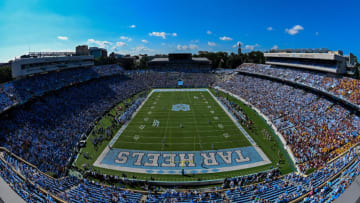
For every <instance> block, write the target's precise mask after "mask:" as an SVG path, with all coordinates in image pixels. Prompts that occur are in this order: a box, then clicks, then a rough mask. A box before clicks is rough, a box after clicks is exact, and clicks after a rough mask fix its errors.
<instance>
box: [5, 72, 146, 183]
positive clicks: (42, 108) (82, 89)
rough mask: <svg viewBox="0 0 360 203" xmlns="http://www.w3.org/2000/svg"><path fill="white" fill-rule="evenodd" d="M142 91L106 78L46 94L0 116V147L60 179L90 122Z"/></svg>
mask: <svg viewBox="0 0 360 203" xmlns="http://www.w3.org/2000/svg"><path fill="white" fill-rule="evenodd" d="M145 88H146V86H144V85H143V83H142V82H141V81H139V80H130V79H127V78H125V77H121V76H110V77H106V78H103V79H100V80H93V81H90V82H87V83H83V84H80V85H76V86H73V87H70V88H65V89H62V90H59V91H56V92H53V93H50V94H48V95H46V96H44V97H42V98H41V99H38V100H35V101H33V102H30V103H28V104H26V105H23V106H21V107H18V108H15V109H12V110H11V111H9V112H5V113H4V114H3V115H1V116H0V140H1V141H2V142H1V143H2V145H3V146H4V147H6V148H8V149H9V150H11V151H12V152H14V153H15V154H17V155H19V156H21V157H23V158H24V159H26V160H27V161H29V162H30V163H32V164H34V165H36V166H38V167H39V168H40V169H41V170H42V171H44V172H53V173H55V174H57V175H58V176H61V175H63V174H65V168H64V167H65V166H66V164H67V160H68V159H69V158H70V157H71V156H72V155H73V154H72V153H73V151H74V147H75V146H76V145H77V143H78V142H79V140H80V138H81V137H82V134H83V133H85V132H86V131H87V130H88V128H90V127H91V125H92V123H93V122H94V120H96V119H98V118H99V117H100V116H102V115H103V114H104V113H105V112H106V111H107V110H109V109H110V108H111V107H112V106H113V105H115V104H117V103H119V102H121V101H123V100H125V99H127V98H129V97H130V96H131V95H133V94H135V93H137V92H140V91H143V90H144V89H145Z"/></svg>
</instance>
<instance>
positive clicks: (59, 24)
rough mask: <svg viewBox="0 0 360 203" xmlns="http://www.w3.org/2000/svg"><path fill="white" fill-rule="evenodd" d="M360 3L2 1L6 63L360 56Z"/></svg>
mask: <svg viewBox="0 0 360 203" xmlns="http://www.w3.org/2000/svg"><path fill="white" fill-rule="evenodd" d="M359 8H360V1H357V0H343V1H339V0H337V1H334V0H303V1H291V0H271V1H270V0H206V1H204V0H202V1H200V0H167V1H163V0H152V1H149V0H136V1H135V0H129V1H127V0H97V1H93V0H86V1H85V0H0V62H7V61H8V60H10V59H14V58H15V57H19V56H20V55H23V54H26V53H28V52H29V51H75V47H76V46H77V45H82V44H87V45H89V46H97V47H104V48H106V49H107V50H108V52H113V51H114V52H116V53H120V54H131V55H135V54H149V55H154V54H166V53H169V52H191V53H197V52H198V51H199V50H204V51H226V52H229V53H230V52H235V53H236V52H237V47H236V45H237V44H239V43H240V44H241V46H242V50H243V51H245V52H249V51H252V50H260V51H266V50H269V49H285V48H329V49H330V50H343V51H344V54H348V53H349V52H351V53H354V54H355V55H358V56H360V37H359V36H360V35H359V33H360V26H359V25H360V14H359Z"/></svg>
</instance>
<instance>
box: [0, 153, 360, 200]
mask: <svg viewBox="0 0 360 203" xmlns="http://www.w3.org/2000/svg"><path fill="white" fill-rule="evenodd" d="M345 167H348V168H347V169H345ZM0 168H1V170H0V176H1V177H2V178H3V179H5V180H6V182H7V183H8V184H9V185H10V186H11V187H12V188H13V189H14V190H15V191H16V192H17V193H18V194H19V195H20V196H21V197H22V198H24V200H26V201H27V202H54V197H52V196H51V195H55V196H57V197H58V198H61V199H63V200H66V201H69V202H139V201H140V199H142V198H143V195H142V194H141V193H139V192H136V191H132V190H127V189H124V188H123V187H121V186H106V185H102V184H99V183H95V182H93V181H90V180H88V179H78V178H76V177H70V176H68V177H63V178H60V179H53V178H52V177H49V176H47V175H45V174H43V173H42V172H41V171H39V170H38V169H37V168H35V167H34V166H32V165H29V164H27V163H26V162H23V160H21V159H19V158H18V157H15V156H13V154H11V153H8V152H6V151H2V152H0ZM337 174H339V177H337V178H335V179H334V177H336V175H337ZM359 174H360V157H359V156H358V155H356V151H355V149H354V148H353V149H350V150H349V151H348V152H346V153H345V154H343V155H342V156H341V157H339V158H337V159H335V160H333V161H331V162H329V163H327V164H326V165H325V166H324V167H323V168H321V169H319V170H317V171H315V172H314V173H312V174H310V175H309V176H306V177H305V176H302V175H300V174H297V173H291V174H288V175H285V176H283V177H280V176H279V171H278V170H277V169H274V170H271V171H268V172H263V173H259V174H253V175H248V176H243V177H235V178H229V179H225V181H224V184H223V185H222V187H215V188H214V189H211V191H208V192H204V191H201V190H186V191H178V190H172V189H169V190H166V191H164V192H160V191H158V190H149V191H148V193H147V194H146V195H147V198H146V199H147V200H146V201H147V202H227V201H229V202H230V200H231V202H251V201H255V202H288V201H291V200H294V199H297V198H299V197H300V196H302V195H305V194H307V195H306V196H305V198H304V202H321V201H322V202H324V201H325V200H334V199H336V198H338V197H339V195H340V194H341V193H342V192H343V191H344V190H345V188H346V187H348V186H349V185H350V184H351V182H352V181H353V179H354V178H355V177H356V176H357V175H359ZM259 181H261V182H259ZM323 185H325V186H323ZM39 187H41V188H42V189H45V192H44V191H41V190H40V188H39Z"/></svg>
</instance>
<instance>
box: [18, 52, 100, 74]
mask: <svg viewBox="0 0 360 203" xmlns="http://www.w3.org/2000/svg"><path fill="white" fill-rule="evenodd" d="M93 65H94V57H93V56H58V57H37V58H22V59H15V60H14V61H13V62H12V63H11V74H12V77H13V78H20V77H24V76H27V75H33V74H38V73H43V72H49V71H58V70H63V69H70V68H82V67H90V66H93Z"/></svg>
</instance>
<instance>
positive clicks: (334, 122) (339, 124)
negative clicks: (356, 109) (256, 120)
mask: <svg viewBox="0 0 360 203" xmlns="http://www.w3.org/2000/svg"><path fill="white" fill-rule="evenodd" d="M217 85H218V86H220V87H221V88H223V89H225V90H227V91H230V92H232V93H233V94H235V95H238V96H240V97H242V98H244V99H245V100H247V101H248V102H249V103H251V104H252V105H254V106H255V107H256V108H258V109H259V110H260V111H261V112H262V113H263V114H265V115H266V116H267V117H268V118H269V119H270V121H271V122H272V123H273V124H274V125H275V127H276V128H277V129H278V131H279V132H280V133H281V134H282V135H283V137H284V138H285V140H286V141H287V144H288V145H289V146H290V147H291V150H292V151H293V153H294V155H295V157H296V158H297V161H298V163H299V164H300V165H299V167H300V169H301V170H302V171H303V172H305V171H307V170H308V169H310V168H319V167H321V166H323V164H324V163H326V161H328V160H330V159H331V158H334V157H335V156H336V155H338V154H339V153H341V152H342V150H339V149H341V147H343V146H344V147H346V146H349V144H354V143H356V142H357V141H359V136H358V135H359V134H360V118H359V117H358V116H357V115H354V114H352V113H351V112H350V111H349V110H347V109H345V108H343V107H342V106H340V105H338V104H336V103H333V102H331V101H329V100H326V99H323V98H321V97H318V96H317V95H314V94H312V93H309V92H306V91H304V90H301V89H296V88H294V87H292V86H288V85H284V84H282V83H277V82H272V81H270V80H265V79H260V78H257V77H251V76H244V75H235V76H234V77H233V78H232V79H231V80H228V81H226V82H224V83H218V84H217ZM344 149H346V148H344Z"/></svg>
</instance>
